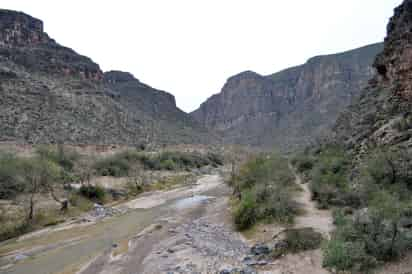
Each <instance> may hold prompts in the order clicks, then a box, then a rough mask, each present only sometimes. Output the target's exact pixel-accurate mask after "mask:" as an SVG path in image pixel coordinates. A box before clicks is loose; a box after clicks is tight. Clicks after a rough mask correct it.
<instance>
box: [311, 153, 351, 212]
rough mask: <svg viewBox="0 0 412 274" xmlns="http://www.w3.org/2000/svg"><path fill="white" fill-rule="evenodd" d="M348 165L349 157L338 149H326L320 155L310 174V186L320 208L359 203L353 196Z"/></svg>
mask: <svg viewBox="0 0 412 274" xmlns="http://www.w3.org/2000/svg"><path fill="white" fill-rule="evenodd" d="M348 165H349V161H348V160H347V155H346V154H345V153H344V151H343V149H340V148H338V147H326V148H324V150H322V151H321V152H320V153H319V154H318V158H317V161H316V165H315V166H314V167H313V169H312V172H311V174H310V179H311V182H310V185H309V186H310V190H311V192H312V197H313V199H314V200H316V201H318V203H319V207H321V208H329V207H330V206H331V205H338V206H342V205H348V202H351V203H358V202H359V201H358V200H357V199H356V195H352V189H351V188H350V186H349V183H348V179H347V177H348V175H347V171H348ZM347 198H350V199H347Z"/></svg>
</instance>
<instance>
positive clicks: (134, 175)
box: [128, 163, 145, 194]
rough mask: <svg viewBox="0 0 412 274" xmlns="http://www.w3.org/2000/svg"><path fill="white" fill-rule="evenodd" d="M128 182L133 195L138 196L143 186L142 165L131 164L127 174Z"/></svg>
mask: <svg viewBox="0 0 412 274" xmlns="http://www.w3.org/2000/svg"><path fill="white" fill-rule="evenodd" d="M128 177H129V182H130V183H131V184H133V186H134V188H135V193H136V194H139V193H141V192H142V191H143V185H144V184H145V176H144V169H143V165H142V164H140V163H135V164H133V165H132V166H131V167H130V169H129V172H128Z"/></svg>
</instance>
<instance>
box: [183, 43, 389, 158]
mask: <svg viewBox="0 0 412 274" xmlns="http://www.w3.org/2000/svg"><path fill="white" fill-rule="evenodd" d="M381 50H382V44H374V45H370V46H366V47H363V48H359V49H356V50H352V51H348V52H344V53H340V54H335V55H328V56H318V57H314V58H311V59H310V60H309V61H308V62H307V63H306V64H304V65H301V66H297V67H293V68H290V69H286V70H284V71H281V72H278V73H275V74H273V75H268V76H262V75H259V74H257V73H255V72H251V71H247V72H243V73H240V74H238V75H236V76H233V77H231V78H229V79H228V81H227V83H226V84H225V85H224V87H223V89H222V91H221V93H219V94H217V95H214V96H212V97H211V98H210V99H208V100H207V101H206V102H205V103H203V104H202V105H201V106H200V108H199V109H198V110H196V111H194V112H193V113H192V114H191V115H192V116H193V117H194V118H195V119H196V120H197V121H199V122H200V123H202V124H203V125H205V126H206V127H208V128H210V129H214V130H217V131H218V132H220V133H222V134H223V136H224V140H225V142H227V143H235V144H248V145H254V146H265V147H271V146H277V147H278V148H279V149H282V150H293V149H296V148H299V147H303V146H304V145H306V144H308V143H310V142H312V141H313V140H315V139H316V138H317V137H319V136H321V135H323V134H325V132H327V129H328V128H329V127H330V126H331V125H333V124H334V122H335V121H336V118H337V116H338V114H339V112H340V111H342V110H343V109H344V108H345V107H346V106H348V104H349V103H350V102H351V101H352V100H353V99H354V98H355V97H356V96H357V95H358V94H359V92H360V90H361V89H362V88H364V87H365V86H366V84H367V82H368V80H369V79H370V78H372V76H373V74H374V71H373V69H372V66H371V65H372V63H373V60H374V58H375V57H376V55H377V54H378V53H379V52H380V51H381Z"/></svg>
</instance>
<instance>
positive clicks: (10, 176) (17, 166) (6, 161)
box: [0, 154, 26, 199]
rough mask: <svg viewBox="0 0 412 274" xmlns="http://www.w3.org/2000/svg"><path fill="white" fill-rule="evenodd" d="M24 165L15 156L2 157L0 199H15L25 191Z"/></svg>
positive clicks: (0, 160) (0, 163)
mask: <svg viewBox="0 0 412 274" xmlns="http://www.w3.org/2000/svg"><path fill="white" fill-rule="evenodd" d="M22 164H23V161H21V160H20V159H18V158H16V157H15V156H13V155H9V154H3V155H0V199H14V198H15V197H16V196H17V195H18V194H20V193H22V192H23V191H24V190H25V188H26V184H25V181H24V179H23V177H22V176H21V166H22Z"/></svg>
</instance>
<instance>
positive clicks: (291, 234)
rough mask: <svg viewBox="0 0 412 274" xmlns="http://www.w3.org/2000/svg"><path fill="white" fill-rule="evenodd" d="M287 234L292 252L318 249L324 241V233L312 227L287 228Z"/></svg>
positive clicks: (287, 240) (288, 245) (289, 248)
mask: <svg viewBox="0 0 412 274" xmlns="http://www.w3.org/2000/svg"><path fill="white" fill-rule="evenodd" d="M285 234H286V237H285V242H286V243H287V248H288V251H289V252H292V253H297V252H301V251H306V250H313V249H317V248H319V247H320V244H321V242H322V234H321V233H319V232H316V231H314V230H313V228H311V227H308V228H301V229H289V230H286V232H285Z"/></svg>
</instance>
